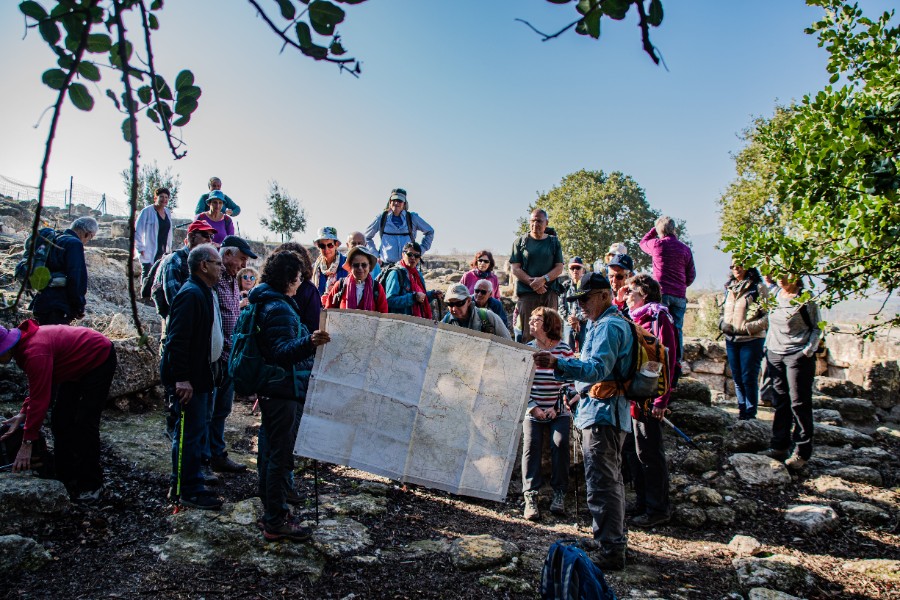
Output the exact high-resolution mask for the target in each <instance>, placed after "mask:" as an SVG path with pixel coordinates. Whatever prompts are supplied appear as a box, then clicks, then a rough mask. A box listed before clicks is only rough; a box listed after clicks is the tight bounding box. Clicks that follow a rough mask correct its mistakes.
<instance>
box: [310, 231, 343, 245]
mask: <svg viewBox="0 0 900 600" xmlns="http://www.w3.org/2000/svg"><path fill="white" fill-rule="evenodd" d="M322 240H334V241H335V242H338V244H337V245H340V242H341V240H340V238H338V234H337V229H335V228H334V227H322V228H321V229H319V233H318V236H317V237H316V239H314V240H313V243H314V244H315V243H316V242H320V241H322Z"/></svg>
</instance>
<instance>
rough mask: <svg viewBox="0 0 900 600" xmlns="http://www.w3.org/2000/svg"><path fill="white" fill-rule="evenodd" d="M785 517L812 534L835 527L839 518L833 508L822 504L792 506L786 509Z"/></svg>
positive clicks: (789, 521)
mask: <svg viewBox="0 0 900 600" xmlns="http://www.w3.org/2000/svg"><path fill="white" fill-rule="evenodd" d="M784 519H785V520H786V521H787V522H788V523H793V524H794V525H797V526H798V527H800V528H801V529H802V530H803V531H805V532H806V533H808V534H811V535H815V534H817V533H821V532H823V531H829V530H831V529H834V528H835V527H836V526H837V524H838V520H839V519H838V516H837V513H836V512H834V509H833V508H831V507H830V506H822V505H820V504H802V505H799V506H791V507H789V508H788V509H787V510H786V511H785V513H784Z"/></svg>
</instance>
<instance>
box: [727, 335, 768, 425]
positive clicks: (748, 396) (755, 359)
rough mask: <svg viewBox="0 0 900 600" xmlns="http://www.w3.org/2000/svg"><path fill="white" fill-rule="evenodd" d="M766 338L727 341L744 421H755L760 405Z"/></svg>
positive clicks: (735, 389) (729, 359) (729, 364)
mask: <svg viewBox="0 0 900 600" xmlns="http://www.w3.org/2000/svg"><path fill="white" fill-rule="evenodd" d="M765 342H766V340H765V339H764V338H755V339H752V340H749V341H746V342H732V341H731V340H725V351H726V352H727V353H728V366H729V367H731V377H732V378H733V379H734V393H735V394H736V395H737V402H738V411H740V417H741V418H742V419H755V418H756V406H757V404H758V403H759V370H760V369H761V368H762V359H763V345H764V344H765Z"/></svg>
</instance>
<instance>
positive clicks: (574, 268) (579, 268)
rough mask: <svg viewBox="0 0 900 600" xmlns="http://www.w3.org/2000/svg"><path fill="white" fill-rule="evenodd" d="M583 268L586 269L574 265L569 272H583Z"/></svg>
mask: <svg viewBox="0 0 900 600" xmlns="http://www.w3.org/2000/svg"><path fill="white" fill-rule="evenodd" d="M583 268H584V267H579V266H578V265H572V266H571V267H569V270H570V271H580V270H582V269H583Z"/></svg>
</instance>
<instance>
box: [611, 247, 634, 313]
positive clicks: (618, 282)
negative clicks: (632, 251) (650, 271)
mask: <svg viewBox="0 0 900 600" xmlns="http://www.w3.org/2000/svg"><path fill="white" fill-rule="evenodd" d="M606 272H607V274H608V275H609V283H610V285H611V286H612V291H613V304H615V305H616V308H618V309H619V312H621V313H622V314H623V315H625V316H626V317H627V316H628V305H627V304H626V303H625V299H626V298H625V296H626V294H627V292H628V286H627V285H625V281H626V280H627V279H628V278H629V277H631V276H632V275H634V261H632V260H631V257H630V256H628V255H627V254H616V255H615V256H613V257H612V258H611V259H609V263H608V264H607V265H606Z"/></svg>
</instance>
